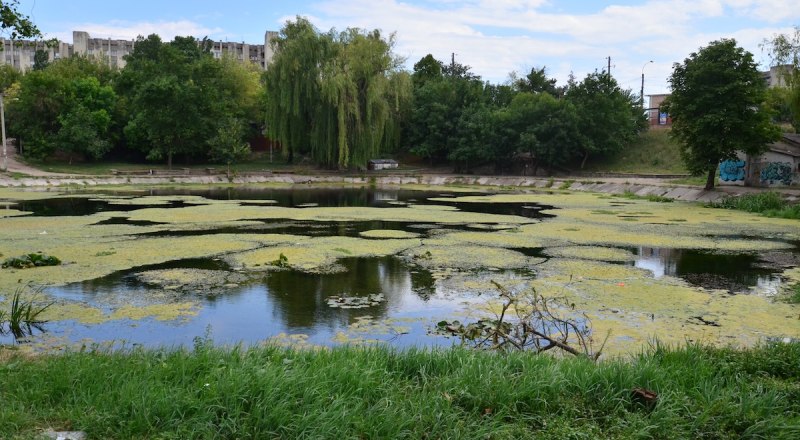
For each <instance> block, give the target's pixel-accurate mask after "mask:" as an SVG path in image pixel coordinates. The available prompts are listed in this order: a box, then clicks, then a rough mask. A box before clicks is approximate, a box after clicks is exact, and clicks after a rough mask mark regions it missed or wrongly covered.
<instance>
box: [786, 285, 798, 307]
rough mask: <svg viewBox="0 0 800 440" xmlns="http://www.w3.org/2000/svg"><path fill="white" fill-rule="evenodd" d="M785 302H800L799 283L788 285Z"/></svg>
mask: <svg viewBox="0 0 800 440" xmlns="http://www.w3.org/2000/svg"><path fill="white" fill-rule="evenodd" d="M786 302H788V303H789V304H800V283H794V284H792V285H791V286H789V289H788V292H787V295H786Z"/></svg>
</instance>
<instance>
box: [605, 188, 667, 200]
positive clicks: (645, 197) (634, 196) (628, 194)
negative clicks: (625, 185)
mask: <svg viewBox="0 0 800 440" xmlns="http://www.w3.org/2000/svg"><path fill="white" fill-rule="evenodd" d="M618 197H622V198H623V199H631V200H647V201H648V202H657V203H671V202H672V201H673V200H672V199H670V198H669V197H664V196H659V195H657V194H646V195H643V196H640V195H638V194H636V193H634V192H633V191H630V190H625V192H624V193H622V194H619V196H618Z"/></svg>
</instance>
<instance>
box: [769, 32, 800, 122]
mask: <svg viewBox="0 0 800 440" xmlns="http://www.w3.org/2000/svg"><path fill="white" fill-rule="evenodd" d="M761 46H762V48H766V49H767V51H768V52H769V55H770V58H771V59H772V65H773V66H774V67H777V68H778V69H777V71H778V74H779V76H780V78H779V79H780V80H781V81H782V82H783V84H785V85H786V86H787V89H783V88H777V89H783V90H786V93H785V94H784V93H781V94H782V95H783V96H782V98H783V99H782V100H781V101H782V102H781V104H784V105H785V107H783V106H781V107H779V108H778V109H779V111H780V113H779V114H780V115H781V116H784V117H785V116H786V113H787V110H788V113H789V119H790V121H791V123H792V126H794V129H795V131H796V132H800V27H799V26H795V27H794V30H793V32H791V33H787V34H776V35H775V36H773V37H772V38H771V39H765V40H764V41H763V43H762V45H761ZM775 93H778V92H775Z"/></svg>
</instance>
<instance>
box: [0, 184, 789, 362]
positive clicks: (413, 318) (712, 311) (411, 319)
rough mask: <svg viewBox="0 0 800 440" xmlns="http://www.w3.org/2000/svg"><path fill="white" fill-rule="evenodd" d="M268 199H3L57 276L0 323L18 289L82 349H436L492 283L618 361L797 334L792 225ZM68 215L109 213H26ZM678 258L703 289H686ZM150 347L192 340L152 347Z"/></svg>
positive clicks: (420, 201) (387, 197)
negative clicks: (530, 300) (35, 299)
mask: <svg viewBox="0 0 800 440" xmlns="http://www.w3.org/2000/svg"><path fill="white" fill-rule="evenodd" d="M248 191H249V193H252V194H259V191H260V189H259V188H251V189H248ZM274 191H276V190H275V189H274V188H272V189H270V193H269V194H267V195H263V194H262V195H261V196H260V198H259V199H258V200H252V199H251V200H246V199H241V200H240V199H226V200H220V199H213V198H208V197H203V196H201V195H198V194H187V191H186V190H181V191H177V190H176V193H177V192H181V194H175V195H170V194H167V195H151V194H132V193H130V192H129V193H99V192H93V193H92V194H75V193H74V192H73V193H69V194H58V193H53V192H48V193H37V192H31V191H17V190H11V189H4V190H3V192H2V193H0V203H2V204H4V205H5V207H6V208H5V213H4V215H0V243H2V245H0V253H1V254H2V257H0V258H3V259H5V258H8V257H12V256H18V255H23V254H28V253H35V252H42V253H45V254H48V255H55V256H57V257H59V258H60V259H61V260H62V262H63V263H62V264H61V265H58V266H50V267H36V268H31V269H12V268H4V269H2V270H0V295H2V298H3V299H2V301H3V302H2V304H0V307H3V308H7V307H8V304H7V302H8V300H9V297H10V295H9V293H11V292H13V291H14V290H16V289H18V288H20V287H21V286H24V285H26V284H28V283H32V284H34V285H37V286H43V287H44V290H43V292H42V293H41V294H40V297H39V300H41V301H47V300H53V301H55V303H54V304H53V306H51V307H50V308H49V309H48V310H47V311H46V314H45V317H46V318H47V319H49V320H51V324H50V325H49V327H48V329H49V331H50V332H51V333H55V332H57V331H65V332H66V330H67V329H69V330H70V331H73V333H72V335H71V336H70V338H71V340H73V341H74V340H76V339H78V337H86V338H90V339H96V337H95V336H94V335H93V330H92V329H95V330H97V331H98V332H100V331H108V330H109V328H116V329H119V328H124V329H125V331H117V332H116V333H113V334H115V335H116V337H121V338H129V339H130V340H131V341H137V338H139V337H140V334H148V335H150V336H148V337H147V338H145V339H146V342H147V343H151V344H158V343H159V342H160V343H167V344H168V343H172V342H176V341H177V342H178V343H186V342H187V340H189V341H190V340H191V338H193V337H196V336H202V332H203V331H204V329H205V328H206V327H210V330H211V332H213V334H214V335H225V338H227V339H225V338H221V339H222V340H223V341H225V342H235V341H236V340H237V338H238V340H245V341H249V342H257V341H259V340H266V339H269V338H273V337H278V336H279V335H284V337H283V339H288V340H302V341H303V342H304V343H308V342H311V343H318V344H327V343H338V342H345V341H346V342H351V343H352V342H369V341H375V340H383V341H391V343H399V344H401V345H402V344H404V343H405V344H406V345H417V344H429V343H431V344H449V343H452V341H449V340H446V339H442V338H441V337H436V336H428V335H427V333H428V330H429V327H430V325H431V323H433V322H436V321H437V320H439V319H446V318H451V317H454V316H456V317H472V318H475V319H477V318H478V317H480V315H481V314H482V313H490V312H491V310H492V306H493V304H494V302H495V301H496V292H494V291H493V288H492V284H491V281H497V282H500V283H501V284H503V285H506V286H508V287H510V288H513V289H516V290H518V291H521V292H524V291H529V290H530V289H536V291H537V292H539V293H540V294H543V295H547V296H563V297H565V298H567V299H568V301H569V302H570V303H572V304H573V305H574V307H575V309H576V310H579V311H581V312H585V313H586V314H587V315H588V316H589V317H590V318H591V320H592V324H593V328H594V329H595V333H596V335H605V334H606V333H610V335H611V336H610V338H609V343H608V347H607V351H608V352H610V353H613V352H635V351H638V350H639V349H640V348H641V346H642V344H646V343H647V342H648V341H650V340H653V339H654V338H658V339H659V340H661V341H663V342H667V343H683V342H684V341H686V340H692V341H702V342H708V343H716V344H733V345H751V344H754V343H757V342H758V341H762V340H764V339H765V338H783V337H790V338H798V337H800V319H799V318H800V308H798V306H796V305H790V304H785V303H783V302H781V301H779V300H778V297H779V295H776V292H778V291H779V290H780V289H782V288H785V287H786V286H787V285H788V284H789V283H790V282H793V281H785V282H781V278H785V279H786V280H794V279H796V278H797V277H796V271H795V272H792V268H793V267H794V266H796V264H795V263H796V256H795V255H796V251H795V243H796V242H797V241H798V240H800V222H796V221H789V220H780V219H768V218H764V217H759V216H755V215H750V214H745V213H739V212H733V211H725V210H718V209H711V208H705V207H702V206H700V205H696V204H688V203H679V202H675V203H656V202H649V201H644V200H629V199H624V198H615V197H608V196H598V195H592V194H586V193H568V192H556V193H553V194H547V193H533V192H526V193H502V194H489V193H486V194H481V195H464V196H453V195H449V196H448V197H435V195H436V194H435V192H441V189H439V188H437V189H432V190H431V191H428V192H420V193H413V192H408V191H406V193H410V194H411V196H408V195H407V196H405V197H404V198H403V197H400V198H399V199H398V198H397V197H396V196H393V194H396V192H397V189H396V188H380V189H379V191H378V190H376V195H375V196H374V197H372V196H368V197H365V196H364V194H368V195H369V194H371V193H369V190H363V191H361V190H359V193H358V194H359V197H358V200H359V202H357V203H356V202H353V203H350V202H348V203H346V205H347V206H324V203H317V202H315V201H314V192H313V191H314V190H299V189H286V190H285V191H287V192H291V191H297V193H296V194H302V197H296V199H298V200H302V203H297V204H294V205H292V204H290V203H286V202H285V201H284V200H283V199H280V198H279V197H276V200H272V199H270V198H269V197H268V196H269V195H272V193H273V192H274ZM326 191H327V192H328V193H330V192H331V189H330V188H327V189H326ZM364 191H366V192H364ZM162 192H163V191H162ZM378 192H379V193H378ZM281 194H282V193H281ZM281 194H278V195H279V196H280V195H281ZM415 194H416V195H415ZM63 198H84V199H85V200H87V201H91V202H92V203H95V204H100V206H102V209H100V210H97V211H96V212H92V213H89V214H86V215H59V216H43V215H38V214H36V213H33V212H26V211H25V210H24V209H21V207H23V206H25V203H31V202H37V203H45V204H46V203H47V202H48V200H51V199H63ZM494 205H497V206H500V205H502V206H512V207H513V206H518V207H520V208H522V207H528V206H534V205H535V206H540V207H544V208H546V213H547V214H550V215H551V216H550V217H546V218H532V217H529V216H525V215H519V214H516V213H521V212H524V210H522V209H519V210H516V211H513V212H515V213H511V214H509V213H492V212H499V211H498V210H492V209H487V207H491V206H494ZM537 211H538V210H537ZM387 226H391V228H387ZM654 253H655V254H657V255H661V260H659V259H658V258H657V259H656V260H655V261H656V263H657V264H660V265H661V267H662V268H661V269H659V270H652V269H651V270H647V268H648V267H649V266H647V265H646V264H644V263H643V261H644V260H645V258H644V256H645V254H647V255H650V256H652V254H654ZM688 256H692V258H694V259H695V260H697V261H696V262H694V263H693V264H694V267H695V269H696V270H699V271H700V272H699V273H698V276H699V277H702V278H703V279H705V280H706V282H704V283H697V282H694V278H691V277H688V276H683V274H682V272H681V270H683V271H685V270H686V268H681V267H680V266H681V265H684V266H685V265H687V264H688V263H687V261H689V260H690V259H689V257H688ZM787 256H788V257H787ZM715 259H716V260H715ZM187 261H192V262H194V263H192V264H199V265H201V266H203V265H206V266H208V267H206V266H203V267H192V265H191V264H190V265H188V266H187V265H186V264H184V262H187ZM648 261H649V263H648V264H653V263H652V259H651V260H648ZM715 261H716V262H717V263H715ZM731 261H744V262H745V263H746V264H749V265H751V266H752V267H750V266H743V269H742V271H744V272H747V271H752V272H753V273H754V274H756V275H753V277H752V278H753V280H752V282H751V281H742V282H738V281H737V283H738V284H736V285H737V286H739V285H741V286H743V287H737V288H730V287H729V286H728V285H727V284H724V283H722V282H717V281H718V279H720V277H722V276H721V275H719V274H718V273H712V272H713V270H715V269H714V266H715V264H716V265H717V266H725V265H728V264H729V262H731ZM720 262H721V263H720ZM743 264H744V263H743ZM670 265H674V266H677V268H673V267H671V266H670ZM703 266H706V267H707V268H706V269H704V268H703ZM697 267H700V268H699V269H697ZM723 269H724V268H723ZM729 269H730V268H729ZM703 270H708V271H711V272H709V273H705V272H702V271H703ZM782 271H787V272H786V273H785V274H782V273H781V272H782ZM759 274H760V275H759ZM726 276H727V275H726ZM715 277H716V278H715ZM765 280H766V281H765ZM715 283H716V284H715ZM25 291H26V292H27V293H26V294H28V295H30V294H32V293H31V292H30V289H26V290H25ZM378 295H380V296H378ZM356 297H363V298H377V297H380V298H381V301H367V302H365V304H366V306H365V307H363V308H362V307H359V308H357V309H356V310H350V309H348V308H342V307H338V308H337V307H331V306H330V304H331V301H329V299H330V298H356ZM248 301H249V302H248ZM481 304H482V305H483V306H484V307H480V306H479V305H481ZM259 307H260V308H261V309H260V310H259ZM226 313H227V314H229V315H230V316H227V317H225V319H223V317H222V315H224V314H226ZM565 313H569V311H565ZM237 314H238V315H237ZM237 316H238V318H237ZM248 317H249V318H248ZM250 321H252V323H251V324H247V323H248V322H250ZM246 324H247V325H253V326H255V330H253V329H248V328H246ZM74 326H79V327H75V328H78V329H79V331H77V332H75V331H74V330H73V327H74ZM115 326H116V327H115ZM161 331H164V332H173V333H174V332H179V333H182V334H183V337H182V338H178V339H170V338H163V339H161V340H159V337H158V335H156V333H158V332H161ZM120 335H121V336H120ZM279 339H280V338H279Z"/></svg>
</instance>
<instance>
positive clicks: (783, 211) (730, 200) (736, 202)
mask: <svg viewBox="0 0 800 440" xmlns="http://www.w3.org/2000/svg"><path fill="white" fill-rule="evenodd" d="M711 206H713V207H715V208H723V209H738V210H740V211H747V212H752V213H757V214H763V215H765V216H767V217H779V218H786V219H800V205H797V204H793V205H790V204H789V202H787V201H786V199H784V198H783V196H781V194H780V193H777V192H774V191H765V192H759V193H751V194H741V195H738V196H728V197H725V198H724V199H722V200H721V201H719V202H716V203H712V204H711Z"/></svg>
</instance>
